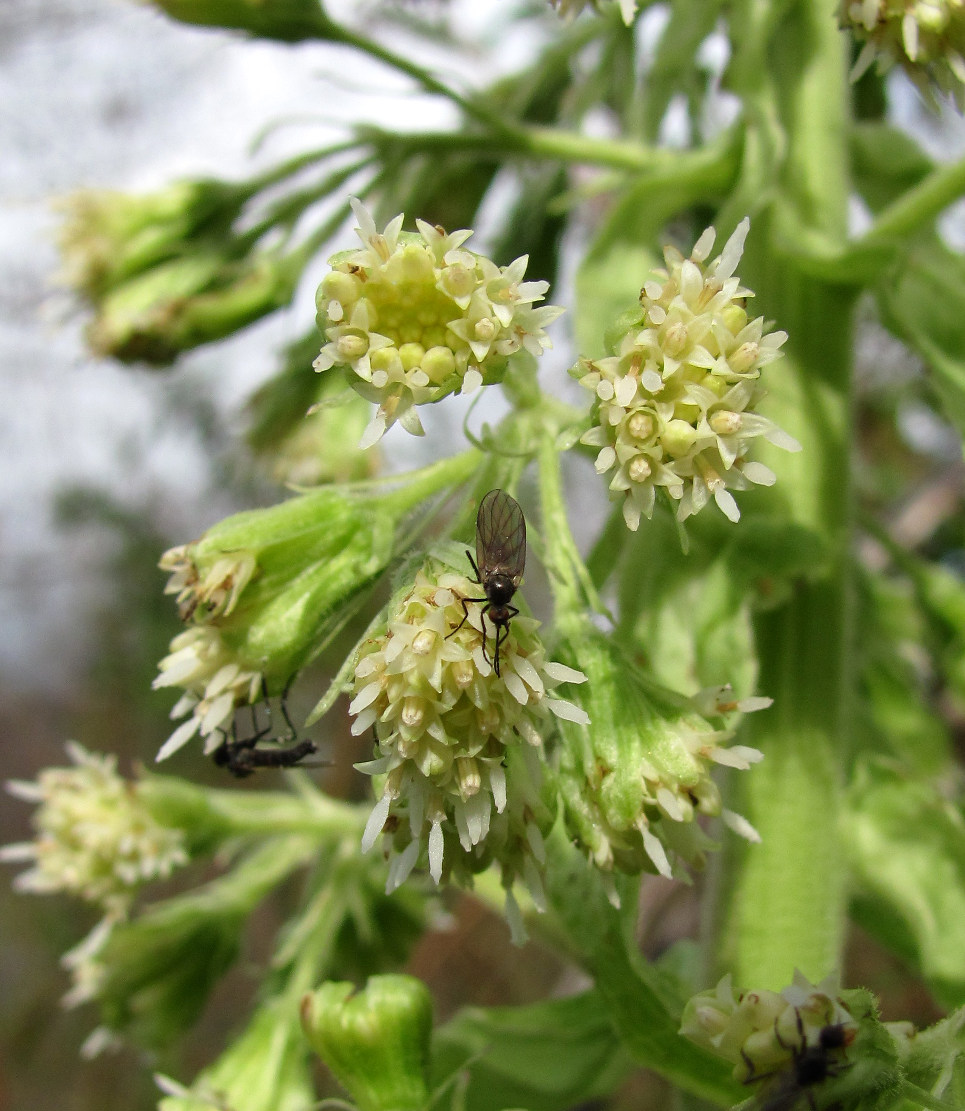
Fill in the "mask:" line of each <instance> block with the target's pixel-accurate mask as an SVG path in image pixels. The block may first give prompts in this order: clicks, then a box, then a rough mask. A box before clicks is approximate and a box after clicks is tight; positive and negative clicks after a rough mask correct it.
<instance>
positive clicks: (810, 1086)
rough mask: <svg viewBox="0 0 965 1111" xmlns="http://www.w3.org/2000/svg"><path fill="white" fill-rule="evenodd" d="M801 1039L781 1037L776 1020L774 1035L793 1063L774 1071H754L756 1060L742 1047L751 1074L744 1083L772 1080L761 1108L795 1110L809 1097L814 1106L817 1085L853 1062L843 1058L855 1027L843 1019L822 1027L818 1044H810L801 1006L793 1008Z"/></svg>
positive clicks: (761, 1102) (763, 1110)
mask: <svg viewBox="0 0 965 1111" xmlns="http://www.w3.org/2000/svg"><path fill="white" fill-rule="evenodd" d="M794 1014H795V1019H796V1022H797V1029H798V1034H799V1037H800V1040H799V1042H798V1044H796V1045H787V1044H786V1043H785V1042H784V1040H783V1039H782V1038H781V1035H780V1034H779V1033H778V1029H777V1020H776V1019H775V1022H774V1035H775V1037H776V1039H777V1041H778V1043H779V1044H780V1045H781V1046H782V1047H783V1048H784V1049H788V1050H790V1052H791V1064H790V1067H788V1068H785V1069H783V1070H782V1069H776V1070H773V1071H771V1072H764V1073H759V1072H755V1070H754V1066H753V1064H752V1063H751V1062H750V1061H749V1060H748V1057H747V1054H746V1053H744V1051H743V1050H742V1051H741V1055H742V1056H743V1058H744V1063H745V1064H746V1065H747V1066H748V1069H749V1070H750V1071H749V1074H748V1076H747V1079H746V1080H745V1081H744V1083H745V1084H754V1083H757V1082H758V1081H761V1080H769V1079H771V1078H774V1079H773V1080H772V1081H771V1085H770V1087H769V1089H768V1091H766V1092H765V1093H764V1094H763V1095H762V1096H761V1099H760V1104H759V1107H760V1111H793V1109H794V1108H796V1107H797V1106H798V1105H799V1103H800V1102H801V1101H802V1099H803V1098H805V1097H806V1099H807V1104H808V1106H809V1107H810V1108H811V1109H812V1111H813V1109H814V1108H815V1106H816V1105H815V1102H814V1088H815V1087H817V1086H818V1085H819V1084H822V1083H823V1082H824V1081H825V1080H830V1079H833V1078H834V1077H836V1076H840V1075H841V1074H842V1073H843V1072H844V1071H845V1070H846V1069H849V1068H850V1067H851V1065H850V1064H849V1063H848V1062H847V1061H845V1060H844V1059H843V1054H844V1053H845V1051H846V1049H847V1047H848V1046H849V1045H850V1044H851V1042H852V1041H854V1036H855V1030H854V1029H852V1028H850V1027H848V1026H847V1025H845V1024H844V1023H842V1022H836V1023H833V1024H832V1025H830V1026H825V1027H823V1028H822V1029H821V1031H820V1033H819V1035H818V1040H817V1044H815V1045H811V1044H809V1043H808V1040H807V1038H806V1036H805V1033H804V1024H803V1023H802V1021H801V1012H800V1010H799V1009H798V1008H795V1011H794Z"/></svg>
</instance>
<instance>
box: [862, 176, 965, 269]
mask: <svg viewBox="0 0 965 1111" xmlns="http://www.w3.org/2000/svg"><path fill="white" fill-rule="evenodd" d="M963 193H965V158H962V159H959V160H958V161H957V162H951V163H949V164H948V165H947V166H940V167H938V168H937V169H936V170H933V171H932V172H931V173H930V174H929V175H928V176H927V177H926V178H925V179H924V181H921V182H919V183H918V184H917V185H915V186H912V188H911V189H908V190H906V191H905V192H904V193H903V194H902V195H901V196H900V197H899V198H898V199H897V200H896V201H893V202H892V203H891V204H890V205H888V207H887V208H885V209H883V210H882V211H881V212H880V213H879V215H878V218H877V219H876V220H875V222H874V225H873V227H872V228H871V229H870V231H868V233H867V234H866V235H865V236H864V237H863V238H862V239H859V240H858V242H857V244H856V247H860V246H862V244H864V245H869V246H870V245H876V244H877V243H879V242H886V241H888V240H889V239H894V238H897V237H900V236H906V235H908V234H909V233H910V232H913V231H916V230H917V229H918V228H920V227H922V226H924V225H925V224H927V223H929V222H930V221H932V220H934V219H935V217H936V216H938V215H939V214H940V213H941V212H942V211H943V210H944V209H946V208H947V207H948V206H949V205H950V204H951V203H952V202H953V201H957V200H958V199H959V198H960V197H961V196H962V194H963Z"/></svg>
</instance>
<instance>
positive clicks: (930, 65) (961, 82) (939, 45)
mask: <svg viewBox="0 0 965 1111" xmlns="http://www.w3.org/2000/svg"><path fill="white" fill-rule="evenodd" d="M839 21H840V24H841V26H842V27H844V28H848V29H850V30H851V31H852V32H853V33H854V35H855V37H856V38H857V39H858V40H859V41H862V42H863V43H864V45H863V46H862V48H861V52H860V54H859V55H858V58H857V60H856V61H855V64H854V68H853V70H852V74H851V76H852V80H857V78H858V77H860V76H861V74H862V73H864V72H865V70H866V69H867V68H868V67H869V66H870V65H871V64H872V62H875V61H877V62H878V63H879V65H880V67H881V68H882V69H887V68H888V67H889V66H890V65H892V64H893V63H895V62H897V63H898V64H899V65H901V66H902V67H903V68H904V69H905V71H906V73H908V75H909V76H910V77H911V79H912V80H913V81H914V82H915V83H916V84H917V85H918V86H919V87H920V88H922V89H923V90H927V88H928V84H929V80H933V81H934V82H935V83H936V84H937V85H938V87H939V88H940V89H941V90H942V91H944V92H947V93H951V94H952V95H953V96H954V97H955V99H956V101H957V102H958V105H959V107H961V106H962V104H963V103H965V0H841V7H840V9H839Z"/></svg>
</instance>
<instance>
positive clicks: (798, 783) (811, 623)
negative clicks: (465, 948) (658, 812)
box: [718, 0, 853, 989]
mask: <svg viewBox="0 0 965 1111" xmlns="http://www.w3.org/2000/svg"><path fill="white" fill-rule="evenodd" d="M834 8H835V4H834V0H819V2H815V0H800V2H797V3H795V4H794V5H793V7H792V8H791V9H790V10H789V11H788V12H787V13H786V17H785V20H784V22H783V23H782V25H781V28H780V31H779V33H776V34H775V35H774V37H773V39H772V40H771V42H770V51H769V54H768V58H769V66H770V74H771V79H772V81H773V89H774V96H775V101H776V106H777V110H778V114H779V118H780V120H781V123H782V126H783V128H784V129H785V131H786V135H787V156H786V160H785V162H784V165H783V167H782V171H781V174H780V179H779V181H778V182H776V183H775V185H776V204H775V209H776V214H775V215H772V217H771V219H772V220H775V219H776V220H779V219H780V217H781V212H782V210H790V211H792V212H793V215H794V220H795V222H796V223H798V224H800V225H803V226H808V227H812V228H815V229H816V230H818V231H819V232H820V234H822V235H824V236H827V237H835V236H839V237H843V235H844V234H845V232H846V226H847V196H848V192H847V173H846V171H847V157H848V150H847V116H846V105H847V103H848V93H847V86H846V77H845V73H846V62H845V58H844V53H843V46H842V42H841V38H840V35H839V33H838V31H837V29H836V26H835V22H834V18H833V17H834V11H833V9H834ZM762 223H765V221H759V222H758V223H757V224H756V225H755V229H754V231H755V234H754V235H752V238H751V242H749V244H748V253H747V255H746V256H745V262H746V263H747V266H746V267H745V266H742V268H741V276H742V278H744V279H745V280H747V281H748V284H749V285H750V286H751V288H754V289H755V290H757V292H758V295H759V296H758V304H757V308H758V311H763V312H764V313H765V314H766V315H767V316H768V317H771V316H773V317H774V318H775V319H776V320H777V321H778V322H779V323H780V325H781V327H784V328H786V329H787V331H788V333H789V336H790V339H789V341H788V344H787V358H786V360H785V361H784V363H783V364H778V366H777V367H776V368H775V370H774V372H773V373H772V375H771V376H770V378H769V383H770V384H771V386H770V388H771V392H772V394H773V395H774V396H775V401H776V404H775V405H774V411H775V412H778V413H779V414H780V421H781V424H782V426H784V427H786V428H787V429H788V430H789V431H790V432H791V433H792V434H793V435H795V436H796V437H797V438H798V439H799V440H800V442H801V443H802V445H803V451H802V452H801V453H800V455H798V456H795V457H794V458H793V459H792V460H791V461H790V462H789V463H788V462H785V461H784V460H781V461H779V462H778V461H775V468H776V469H777V470H778V473H779V476H780V484H779V487H778V489H779V490H780V489H782V490H783V491H784V497H785V498H786V499H787V504H788V512H789V514H790V515H791V516H792V517H793V518H794V519H795V520H796V521H797V522H798V523H800V524H803V525H805V526H807V527H809V528H812V529H813V530H815V531H816V532H817V533H818V534H819V535H820V536H821V537H822V538H823V540H824V541H825V543H826V551H827V559H826V563H825V566H823V567H822V568H819V569H816V573H815V575H814V576H813V577H812V578H810V579H808V580H806V581H804V580H802V581H798V582H796V583H794V584H793V587H792V591H791V596H790V598H789V600H788V601H787V602H785V603H784V604H782V605H780V606H778V607H776V608H775V609H772V610H770V611H768V612H765V613H763V614H762V615H760V616H759V617H758V618H757V619H756V622H755V624H756V637H757V644H758V654H759V658H760V684H759V685H760V689H761V691H762V692H764V693H766V694H768V695H770V696H772V697H773V698H774V707H773V708H772V709H771V710H770V711H768V712H767V713H763V714H760V715H754V717H753V718H751V719H750V720H749V723H748V724H749V733H750V740H751V743H752V744H755V745H756V746H757V747H759V748H760V749H761V750H762V751H763V752H764V755H765V759H764V761H763V763H762V764H761V765H760V766H759V767H757V768H755V769H754V771H753V773H752V774H750V775H748V776H742V777H741V779H742V780H743V781H744V782H743V784H742V786H743V791H744V794H743V798H742V801H741V803H740V806H741V808H742V812H743V813H745V814H746V815H747V817H748V818H749V819H750V821H751V822H752V823H753V825H754V826H755V827H756V828H757V830H758V832H759V833H760V835H761V838H762V843H761V844H760V845H755V846H750V847H748V848H747V849H745V850H743V851H741V850H738V849H737V848H735V847H731V848H730V849H729V859H728V862H727V870H728V871H729V873H730V874H729V875H726V877H725V882H724V883H723V884H722V885H721V886H722V890H724V891H725V892H726V894H725V895H724V905H723V915H722V919H723V921H722V929H721V930H720V933H719V937H720V939H721V940H720V942H719V948H718V960H719V962H720V964H721V965H722V966H723V967H725V968H728V969H731V970H732V971H733V973H734V978H735V982H736V983H738V984H740V985H746V986H753V987H761V988H775V989H777V988H781V987H783V986H784V985H786V984H787V983H789V982H790V980H791V977H792V974H793V971H794V969H795V967H797V968H800V969H801V970H802V971H803V972H804V973H805V975H807V976H809V977H811V978H812V979H819V978H820V977H822V976H824V975H825V974H826V973H827V972H829V971H830V970H831V969H833V968H836V967H837V966H838V965H839V961H840V958H841V948H842V943H843V935H844V928H845V863H844V853H843V851H842V845H841V842H840V831H839V821H838V815H839V810H840V807H841V805H842V779H843V766H844V763H845V760H846V758H847V754H848V749H849V745H848V727H849V721H850V717H851V715H850V714H849V712H848V710H849V706H848V702H849V697H850V691H851V686H852V676H851V674H850V670H849V660H850V657H851V653H850V642H851V633H852V630H851V610H852V606H851V583H850V575H849V551H848V545H849V530H850V524H851V515H852V508H851V483H850V458H849V455H850V439H851V413H850V404H851V403H850V388H851V387H850V376H851V345H852V336H851V311H852V306H853V300H852V298H851V297H850V296H849V295H848V293H847V291H845V290H842V289H841V288H836V287H833V286H830V285H828V284H826V283H822V282H820V281H816V280H814V279H813V278H810V277H807V276H805V275H804V274H802V273H801V272H800V271H799V270H796V269H795V268H794V266H793V265H789V263H788V260H787V259H786V258H781V257H779V256H778V255H777V254H776V252H774V251H773V248H772V247H769V245H768V244H767V243H766V242H765V241H764V240H763V238H762V237H761V236H760V230H761V224H762ZM764 230H765V231H768V232H771V233H773V230H774V229H773V223H771V224H768V225H767V226H766V227H765V229H764ZM776 495H777V491H775V492H774V496H776ZM754 718H757V719H759V720H756V721H755V720H754Z"/></svg>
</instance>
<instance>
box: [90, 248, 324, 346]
mask: <svg viewBox="0 0 965 1111" xmlns="http://www.w3.org/2000/svg"><path fill="white" fill-rule="evenodd" d="M304 264H305V258H304V256H303V255H302V254H300V253H298V252H295V253H293V254H291V255H287V256H285V255H281V254H278V253H277V252H271V253H269V252H262V253H254V254H251V255H249V256H247V257H245V258H241V259H238V258H234V257H232V256H231V255H230V254H229V253H226V252H225V251H223V250H220V249H215V248H208V249H207V250H204V251H202V250H197V251H195V252H193V253H191V254H187V255H185V256H184V257H181V258H174V259H171V260H170V261H167V262H163V263H160V264H159V265H157V266H154V267H152V268H151V269H150V270H147V271H145V272H144V273H142V274H138V275H136V276H134V277H133V278H131V279H130V280H128V281H125V282H123V283H122V284H120V285H118V286H116V287H115V288H113V289H111V290H110V291H109V292H108V293H107V294H106V296H105V297H104V298H103V299H102V300H101V301H100V303H99V304H98V305H97V316H96V317H95V319H94V320H93V321H92V322H91V324H90V325H89V326H88V330H87V337H88V341H89V343H90V345H91V347H92V348H93V350H94V351H95V352H96V353H97V354H99V355H110V356H111V357H113V358H115V359H120V360H121V361H123V362H147V363H154V364H158V365H166V364H167V363H170V362H172V361H173V360H174V359H176V358H177V356H178V355H179V354H181V352H182V351H187V350H190V349H191V348H193V347H198V346H199V345H200V344H203V343H210V342H212V341H213V340H217V339H223V338H224V337H225V336H227V335H230V334H231V333H232V332H236V331H238V330H239V329H240V328H243V327H245V326H246V325H248V324H251V323H253V322H254V321H256V320H259V319H260V318H261V317H263V316H265V315H267V314H268V313H270V312H274V311H275V310H276V309H279V308H281V307H282V306H284V305H287V304H288V302H289V301H290V300H291V298H292V295H293V294H294V291H295V285H296V283H297V281H298V278H299V277H300V276H301V272H302V269H303V267H304Z"/></svg>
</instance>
